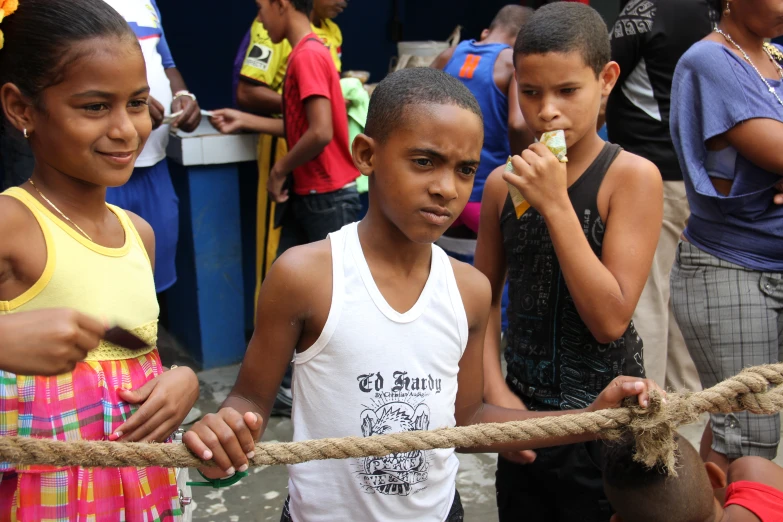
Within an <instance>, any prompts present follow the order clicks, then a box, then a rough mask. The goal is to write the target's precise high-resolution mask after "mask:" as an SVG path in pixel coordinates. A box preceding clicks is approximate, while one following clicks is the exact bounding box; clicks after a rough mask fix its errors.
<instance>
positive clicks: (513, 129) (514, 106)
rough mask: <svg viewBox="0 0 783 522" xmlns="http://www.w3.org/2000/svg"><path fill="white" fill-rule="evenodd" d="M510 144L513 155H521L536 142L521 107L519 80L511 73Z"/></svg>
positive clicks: (509, 103)
mask: <svg viewBox="0 0 783 522" xmlns="http://www.w3.org/2000/svg"><path fill="white" fill-rule="evenodd" d="M507 95H508V142H509V144H510V145H511V153H512V154H519V153H520V152H522V151H523V150H525V149H526V148H528V147H529V146H530V144H531V143H534V142H535V139H534V136H533V132H532V131H531V130H530V128H529V127H528V126H527V122H526V121H525V117H524V116H522V110H521V109H520V107H519V87H518V85H517V79H516V77H515V76H514V74H513V71H512V73H511V80H510V81H509V82H508V93H507Z"/></svg>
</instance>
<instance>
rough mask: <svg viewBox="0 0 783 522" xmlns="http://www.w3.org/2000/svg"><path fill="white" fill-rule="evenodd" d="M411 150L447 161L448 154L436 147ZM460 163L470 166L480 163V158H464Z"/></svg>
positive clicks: (411, 150) (414, 152)
mask: <svg viewBox="0 0 783 522" xmlns="http://www.w3.org/2000/svg"><path fill="white" fill-rule="evenodd" d="M409 152H410V153H411V154H424V155H425V156H431V157H434V158H436V159H439V160H441V161H446V156H445V155H443V154H442V153H440V152H438V151H437V150H435V149H428V148H414V149H410V150H409ZM459 164H460V165H464V166H468V167H474V166H476V165H478V164H479V160H474V159H470V160H462V161H460V162H459Z"/></svg>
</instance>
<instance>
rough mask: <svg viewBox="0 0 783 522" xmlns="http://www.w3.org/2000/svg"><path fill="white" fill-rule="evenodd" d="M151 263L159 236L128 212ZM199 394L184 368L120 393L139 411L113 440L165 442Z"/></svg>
mask: <svg viewBox="0 0 783 522" xmlns="http://www.w3.org/2000/svg"><path fill="white" fill-rule="evenodd" d="M126 212H127V214H128V218H129V219H130V220H131V222H132V223H133V226H134V227H135V228H136V231H137V232H138V234H139V238H141V241H142V243H143V245H144V249H145V251H146V252H147V257H148V258H149V260H150V270H154V268H155V232H153V230H152V227H151V226H150V224H149V223H147V222H146V221H145V220H144V219H142V218H141V217H139V216H137V215H136V214H134V213H133V212H128V211H126ZM198 394H199V383H198V377H196V374H195V372H194V371H193V370H191V369H190V368H187V367H184V366H181V367H179V368H174V369H172V370H167V371H164V372H163V373H161V374H159V375H158V376H156V377H155V378H153V379H150V380H149V381H147V382H146V383H145V384H144V385H142V386H140V387H139V388H136V389H134V390H127V389H124V388H123V389H118V390H117V395H118V397H120V399H122V400H123V401H125V402H127V403H128V404H138V405H140V406H139V409H138V410H136V412H134V413H133V415H131V416H130V418H129V419H128V420H127V421H126V422H124V423H123V424H122V425H120V426H118V427H117V430H116V431H115V432H114V433H113V434H112V435H111V436H110V437H109V440H121V441H122V442H164V441H165V440H166V439H167V438H168V437H169V436H170V435H171V434H172V433H173V432H174V430H176V429H177V428H179V426H180V424H181V423H182V421H183V420H184V419H185V417H186V416H187V415H188V413H189V412H190V409H191V408H192V407H193V405H194V404H195V403H196V400H197V399H198Z"/></svg>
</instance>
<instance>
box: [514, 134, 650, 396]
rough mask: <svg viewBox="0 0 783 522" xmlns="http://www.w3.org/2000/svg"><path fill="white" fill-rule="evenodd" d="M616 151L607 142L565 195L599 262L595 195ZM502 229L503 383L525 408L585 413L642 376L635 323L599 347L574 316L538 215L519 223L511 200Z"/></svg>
mask: <svg viewBox="0 0 783 522" xmlns="http://www.w3.org/2000/svg"><path fill="white" fill-rule="evenodd" d="M621 150H622V149H621V148H620V147H619V146H617V145H613V144H610V143H607V144H606V145H605V146H604V148H603V150H601V153H600V154H599V155H598V157H597V158H596V159H595V161H593V163H592V165H590V166H589V167H588V168H587V170H586V171H585V172H584V174H582V176H581V177H580V178H579V179H578V180H576V182H575V183H574V184H573V185H571V187H570V188H569V189H568V197H569V198H570V200H571V204H572V205H573V206H574V211H575V212H576V214H577V216H579V220H580V221H581V223H582V228H583V230H584V233H585V236H586V237H587V241H588V242H589V243H590V247H591V248H592V249H593V252H594V253H595V255H596V256H598V258H599V259H600V258H601V244H602V242H603V238H604V224H603V222H602V221H601V217H600V215H599V214H598V204H597V199H598V190H599V189H600V188H601V183H602V182H603V179H604V176H605V175H606V172H607V171H608V170H609V166H610V165H611V164H612V162H613V161H614V160H615V158H617V155H618V154H619V153H620V151H621ZM500 226H501V229H502V231H503V244H504V246H505V250H506V260H507V265H508V282H509V305H508V310H507V314H508V331H507V338H508V347H507V348H506V353H505V357H506V362H507V363H508V376H507V378H506V381H507V382H508V385H509V387H510V388H511V389H512V390H513V391H514V392H515V393H516V394H517V395H518V396H519V397H520V398H521V399H522V400H523V401H524V402H525V404H526V405H527V406H528V407H529V408H530V409H532V410H558V409H563V410H570V409H577V408H584V407H586V406H588V405H589V404H590V403H592V402H593V400H595V398H596V397H597V396H598V394H599V393H600V392H601V390H603V389H604V388H605V387H606V385H607V384H609V383H610V382H611V381H612V379H614V378H615V377H617V376H618V375H630V376H635V377H644V364H643V356H642V340H641V338H640V337H639V334H638V333H637V332H636V329H635V328H634V326H633V323H630V324H629V325H628V328H627V329H626V331H625V333H624V334H623V336H622V337H620V338H619V339H617V340H616V341H614V342H611V343H609V344H601V343H599V342H598V341H597V340H596V339H595V337H593V334H591V333H590V330H589V329H588V328H587V326H586V325H585V323H584V321H582V318H581V317H579V313H578V312H577V309H576V305H575V304H574V300H573V298H572V297H571V293H570V292H569V291H568V287H567V286H566V283H565V280H564V279H563V274H562V271H561V269H560V263H559V262H558V260H557V256H556V255H555V249H554V246H553V245H552V239H551V238H550V236H549V230H548V229H547V226H546V223H545V222H544V218H543V217H542V216H541V214H539V213H538V211H537V210H536V209H534V208H531V209H529V210H528V211H527V212H525V214H524V215H523V216H522V217H521V218H520V219H517V218H516V214H515V212H514V207H513V204H512V202H511V198H510V197H509V198H508V199H507V200H506V204H505V206H504V207H503V213H502V215H501V218H500ZM584 276H585V277H590V274H585V275H584Z"/></svg>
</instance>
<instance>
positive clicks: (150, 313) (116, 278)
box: [0, 187, 160, 361]
mask: <svg viewBox="0 0 783 522" xmlns="http://www.w3.org/2000/svg"><path fill="white" fill-rule="evenodd" d="M3 195H4V196H10V197H12V198H15V199H17V200H18V201H20V202H21V203H22V204H24V205H25V206H26V207H27V208H28V209H30V212H32V214H33V216H35V219H36V220H37V221H38V225H39V226H40V227H41V231H42V232H43V236H44V241H45V242H46V266H45V268H44V271H43V274H42V275H41V278H40V279H39V280H38V281H36V282H35V284H34V285H33V286H32V287H30V289H28V290H27V291H26V292H24V293H23V294H22V295H20V296H19V297H17V298H15V299H12V300H10V301H0V314H3V313H15V312H24V311H30V310H41V309H43V308H61V307H68V308H73V309H74V310H77V311H79V312H81V313H83V314H86V315H90V316H92V317H96V318H104V319H105V320H106V321H107V322H109V323H110V324H117V325H119V326H122V327H123V328H126V329H128V330H131V331H133V333H135V334H136V335H137V336H138V337H140V338H141V339H143V340H144V341H145V342H146V343H147V344H148V345H149V346H150V348H148V349H146V350H138V351H131V350H128V349H125V348H121V347H119V346H116V345H113V344H111V343H108V342H106V341H101V345H100V346H99V347H98V348H97V349H95V350H92V351H91V352H90V353H89V354H88V355H87V360H88V361H105V360H122V359H133V358H136V357H138V356H140V355H142V354H145V353H149V352H150V351H152V350H153V349H154V348H153V347H154V346H155V345H156V342H157V333H158V313H159V312H160V309H159V307H158V301H157V297H156V295H155V281H154V279H153V276H152V266H151V265H150V259H149V257H147V251H146V250H145V248H144V243H143V242H142V240H141V238H140V237H139V234H138V232H137V231H136V227H134V226H133V223H132V222H131V220H130V218H129V217H128V215H127V214H126V213H125V211H124V210H121V209H119V208H117V207H115V206H113V205H108V207H109V209H110V210H111V211H112V212H113V213H114V214H115V215H116V216H117V219H119V221H120V223H121V224H122V228H123V230H124V231H125V244H124V245H123V246H121V247H119V248H107V247H104V246H101V245H98V244H96V243H93V242H92V241H90V240H88V239H87V238H85V237H84V236H82V235H81V234H79V233H78V232H76V231H75V230H74V229H72V228H71V227H70V226H68V225H67V224H65V223H64V222H63V221H62V220H61V219H60V218H59V217H57V216H55V215H54V214H53V213H52V212H50V211H49V209H47V208H46V207H44V206H43V205H42V204H41V203H39V202H38V200H36V199H35V198H34V197H32V196H31V195H30V194H29V193H28V192H26V191H25V190H23V189H21V188H18V187H14V188H11V189H8V190H7V191H6V192H4V193H3Z"/></svg>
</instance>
